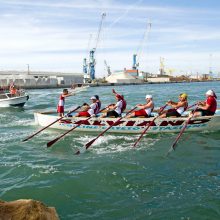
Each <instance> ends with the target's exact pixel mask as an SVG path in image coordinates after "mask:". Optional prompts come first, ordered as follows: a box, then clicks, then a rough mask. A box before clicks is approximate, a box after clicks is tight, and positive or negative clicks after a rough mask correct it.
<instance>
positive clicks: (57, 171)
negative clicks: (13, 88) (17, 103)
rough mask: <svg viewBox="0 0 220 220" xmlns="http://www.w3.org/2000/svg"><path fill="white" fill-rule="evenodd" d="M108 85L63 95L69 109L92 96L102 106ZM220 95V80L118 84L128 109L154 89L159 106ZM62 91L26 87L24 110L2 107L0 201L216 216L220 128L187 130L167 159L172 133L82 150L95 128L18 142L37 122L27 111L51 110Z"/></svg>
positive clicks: (109, 140)
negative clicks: (181, 96)
mask: <svg viewBox="0 0 220 220" xmlns="http://www.w3.org/2000/svg"><path fill="white" fill-rule="evenodd" d="M112 88H113V87H90V88H89V89H88V90H87V91H83V92H81V93H78V94H76V95H75V96H71V97H68V98H66V104H65V109H66V110H70V109H73V108H74V107H76V106H78V105H81V104H82V103H84V102H87V103H89V102H90V100H89V98H90V97H91V96H92V95H99V96H100V99H101V101H102V106H103V107H104V106H106V105H107V104H110V103H114V102H115V98H114V95H113V94H112ZM208 89H213V90H215V91H216V94H217V96H219V97H220V82H207V83H204V82H201V83H177V84H146V85H136V86H135V85H129V86H118V87H115V90H116V91H117V92H118V93H121V94H123V95H124V97H125V98H126V100H127V103H128V107H127V109H130V108H132V107H133V106H134V105H136V104H138V103H144V102H145V96H146V94H151V95H153V98H154V101H155V104H156V106H157V107H161V106H163V105H164V104H165V102H166V101H167V100H170V99H171V100H173V101H177V100H178V95H179V94H180V93H183V92H185V93H187V94H188V96H189V97H188V100H189V104H190V105H191V104H194V103H195V102H196V101H198V100H204V99H205V92H206V91H207V90H208ZM61 92H62V90H61V89H45V90H43V89H42V90H29V91H28V93H29V96H30V99H29V100H28V102H27V104H26V105H25V106H24V108H4V109H3V108H2V109H0V157H1V160H0V199H1V200H6V201H11V200H17V199H35V200H40V201H42V202H44V203H45V204H46V205H48V206H53V207H55V208H56V210H57V212H58V215H59V217H60V219H63V220H68V219H69V220H71V219H132V220H133V219H180V220H185V219H193V220H194V219H216V220H217V219H220V146H219V143H220V131H218V132H213V131H211V130H209V131H204V132H191V133H189V132H185V133H184V134H183V136H182V137H181V139H180V141H179V143H178V145H177V148H176V151H174V152H171V154H170V155H169V156H168V157H166V154H167V152H168V150H169V149H170V146H171V145H172V143H173V141H174V140H175V138H176V136H177V134H176V133H169V134H153V135H152V134H146V135H145V136H144V137H143V139H142V140H141V142H140V143H139V145H138V146H137V147H136V148H135V149H134V148H133V147H132V145H133V144H134V142H135V141H136V140H137V139H138V137H139V135H128V134H105V135H104V136H102V137H100V138H99V139H98V140H97V141H96V142H95V143H94V144H93V145H92V146H91V147H90V148H89V149H88V150H87V151H86V152H85V153H84V154H81V155H78V156H76V155H74V153H75V151H76V150H77V149H78V148H79V147H82V146H83V145H84V144H86V143H87V142H88V141H90V140H91V139H92V138H94V137H95V136H96V135H98V133H85V132H77V131H73V132H72V133H71V134H70V135H67V136H66V137H65V138H63V139H61V140H60V141H59V142H57V143H56V144H55V145H53V146H52V147H51V148H46V143H47V142H48V141H50V140H52V139H54V138H56V137H57V136H59V135H60V134H61V133H62V132H64V131H58V130H52V129H46V130H45V131H44V132H42V133H41V134H39V135H37V136H35V137H34V138H32V139H31V140H29V141H28V142H22V139H24V138H26V137H27V136H29V135H30V134H32V133H34V132H35V131H36V130H37V129H40V127H39V126H37V125H35V123H34V116H33V113H34V112H37V111H48V110H49V111H51V110H54V111H55V110H56V105H57V102H58V98H59V94H60V93H61Z"/></svg>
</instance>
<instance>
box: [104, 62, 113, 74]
mask: <svg viewBox="0 0 220 220" xmlns="http://www.w3.org/2000/svg"><path fill="white" fill-rule="evenodd" d="M104 64H105V67H106V70H107V73H108V76H110V75H111V74H112V72H111V70H110V66H108V64H107V62H106V60H104Z"/></svg>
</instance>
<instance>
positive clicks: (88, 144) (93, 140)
mask: <svg viewBox="0 0 220 220" xmlns="http://www.w3.org/2000/svg"><path fill="white" fill-rule="evenodd" d="M96 139H97V138H93V139H92V140H91V141H90V142H88V143H86V145H85V146H86V149H88V148H89V147H90V146H91V145H92V144H93V143H94V142H95V141H96Z"/></svg>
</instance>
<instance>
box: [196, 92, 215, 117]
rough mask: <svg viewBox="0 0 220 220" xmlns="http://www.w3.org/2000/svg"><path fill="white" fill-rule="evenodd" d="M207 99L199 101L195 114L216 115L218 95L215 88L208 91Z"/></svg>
mask: <svg viewBox="0 0 220 220" xmlns="http://www.w3.org/2000/svg"><path fill="white" fill-rule="evenodd" d="M205 95H206V100H205V101H200V102H198V108H197V109H196V110H195V112H194V114H193V116H194V117H199V116H211V115H214V114H215V112H216V109H217V101H216V99H217V96H216V94H215V92H214V91H213V90H208V91H207V92H206V94H205Z"/></svg>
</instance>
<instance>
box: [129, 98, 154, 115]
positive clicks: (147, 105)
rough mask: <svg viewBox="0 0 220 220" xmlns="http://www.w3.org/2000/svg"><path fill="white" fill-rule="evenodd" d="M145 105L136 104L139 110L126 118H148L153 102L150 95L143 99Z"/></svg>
mask: <svg viewBox="0 0 220 220" xmlns="http://www.w3.org/2000/svg"><path fill="white" fill-rule="evenodd" d="M145 99H146V103H144V104H137V105H136V107H138V108H139V109H140V110H137V111H134V112H132V113H131V114H129V115H128V116H126V118H132V117H150V116H151V112H152V111H153V109H154V102H153V97H152V95H146V97H145Z"/></svg>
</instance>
